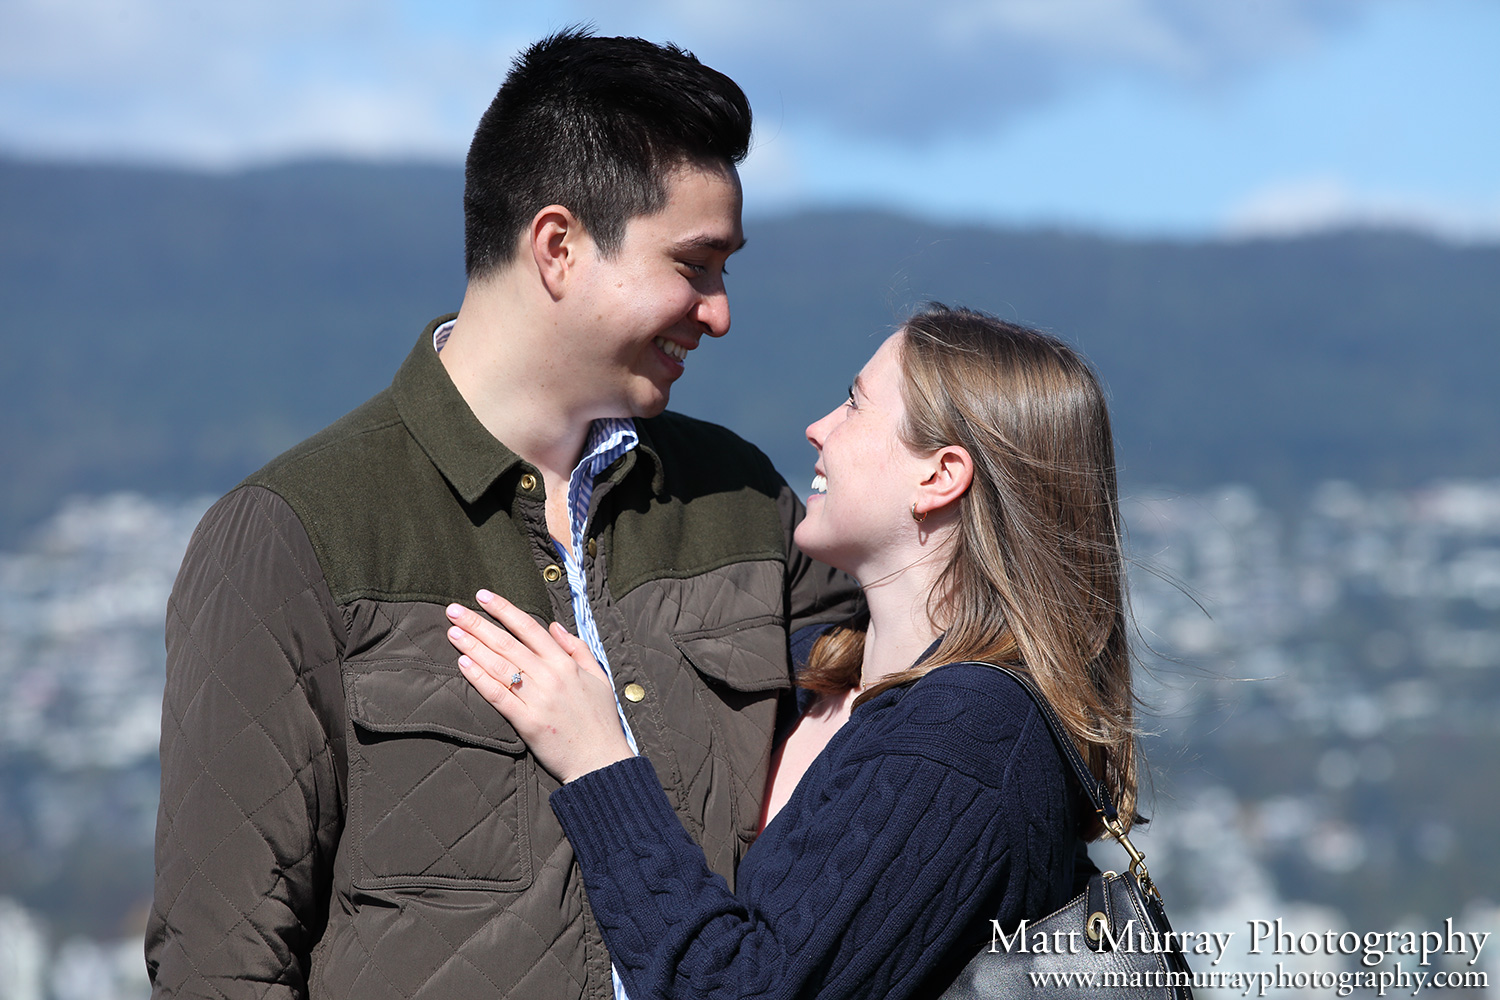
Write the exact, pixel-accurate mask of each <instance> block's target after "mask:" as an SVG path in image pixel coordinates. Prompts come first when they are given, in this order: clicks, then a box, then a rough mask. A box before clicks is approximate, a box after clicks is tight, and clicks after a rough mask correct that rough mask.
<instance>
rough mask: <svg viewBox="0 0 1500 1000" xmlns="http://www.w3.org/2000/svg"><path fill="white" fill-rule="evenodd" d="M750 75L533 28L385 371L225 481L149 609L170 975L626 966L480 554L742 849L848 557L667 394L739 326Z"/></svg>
mask: <svg viewBox="0 0 1500 1000" xmlns="http://www.w3.org/2000/svg"><path fill="white" fill-rule="evenodd" d="M749 134H750V109H749V106H748V104H747V102H746V101H745V98H744V95H743V94H742V93H741V92H740V90H739V88H738V87H737V86H735V84H734V83H733V82H732V81H730V80H729V79H728V78H727V77H724V76H723V75H722V74H719V73H717V72H715V71H713V70H711V69H708V68H706V67H704V66H702V65H701V64H699V63H698V61H697V60H696V59H694V58H693V57H692V56H691V55H689V54H687V53H684V52H681V51H680V50H677V49H674V48H669V47H668V48H663V47H658V46H655V45H652V44H650V43H647V42H643V41H641V40H639V39H611V38H592V37H589V36H587V35H585V34H582V33H579V32H565V33H563V34H560V35H557V36H554V37H553V38H550V39H547V40H545V41H543V42H541V43H539V44H537V45H536V46H534V47H533V48H532V49H531V50H529V51H528V52H527V53H525V54H524V55H523V56H522V57H521V58H520V59H518V60H517V63H516V65H515V67H514V68H513V70H512V72H511V74H510V75H509V77H507V79H506V82H505V84H504V86H503V87H502V88H501V90H500V93H499V94H498V96H497V97H496V98H495V101H494V103H493V104H492V105H491V106H490V109H489V110H488V112H486V114H485V116H484V118H483V120H482V121H481V122H480V125H479V129H478V131H477V133H476V135H475V137H474V142H473V145H472V147H471V149H470V153H469V159H468V164H467V171H466V183H465V191H464V211H465V258H466V267H467V271H468V275H469V284H468V288H467V291H466V293H465V296H464V301H463V304H462V308H461V309H460V310H459V312H458V314H457V316H456V317H455V318H451V319H450V318H444V319H441V320H438V321H434V323H433V324H432V325H431V326H429V327H428V329H427V330H425V331H424V332H423V333H422V336H421V337H420V338H419V340H418V342H417V345H416V347H415V349H414V350H413V351H412V354H411V356H410V357H409V358H408V359H407V361H406V362H405V363H404V364H403V365H402V367H401V369H400V371H399V372H397V374H396V377H395V380H394V382H393V383H392V385H391V387H390V389H388V390H386V391H385V392H382V393H380V394H379V395H377V396H376V397H375V398H373V399H372V400H370V401H369V402H368V403H366V404H365V405H364V406H362V407H360V408H359V409H357V410H355V411H354V412H353V413H351V414H349V415H348V416H346V417H344V418H343V419H342V420H340V421H339V422H337V423H335V424H334V425H333V426H331V427H329V428H328V429H326V430H324V431H323V432H321V433H320V434H318V435H316V436H315V437H313V438H312V439H310V440H308V441H306V442H304V443H303V444H302V445H300V446H298V447H297V448H294V449H293V450H292V451H290V452H288V453H287V454H286V455H283V456H281V457H280V458H278V459H276V460H275V461H273V462H272V463H271V464H270V465H268V466H267V467H266V468H265V469H262V470H261V471H260V472H258V473H256V474H255V475H253V476H251V477H250V478H249V479H247V480H246V481H245V482H244V483H242V484H241V485H240V486H239V487H238V488H237V489H236V490H235V491H234V492H232V493H230V494H229V495H228V496H227V497H225V498H224V499H223V500H221V501H220V502H219V503H218V504H217V505H216V506H215V507H214V508H213V509H212V510H211V511H210V512H209V513H208V514H207V515H206V516H205V518H204V520H203V523H202V524H201V525H200V526H199V529H198V531H197V533H196V534H195V535H194V538H193V541H192V543H191V545H190V547H189V550H188V554H187V557H186V559H185V560H184V562H183V567H182V571H181V573H180V575H179V577H178V580H177V584H176V587H175V588H174V591H173V595H172V601H171V605H170V607H169V610H168V619H167V651H168V656H167V668H168V677H167V693H166V698H165V703H164V708H163V716H162V799H161V809H160V814H159V819H158V827H157V879H156V898H155V905H154V907H153V909H152V914H151V920H150V926H149V929H148V932H147V942H146V952H147V963H148V967H149V969H150V972H151V976H152V981H153V983H154V985H155V995H156V996H212V997H241V996H243V997H257V998H259V997H301V996H306V995H311V996H313V997H340V998H342V997H359V998H384V997H393V998H395V997H401V998H409V997H464V996H486V997H490V996H495V997H502V996H514V997H537V998H542V997H579V996H589V997H601V998H602V997H608V996H610V995H611V992H612V990H614V989H615V988H616V987H614V986H613V985H612V977H611V972H610V965H609V958H608V955H607V953H606V952H605V950H604V946H603V942H602V939H601V938H600V936H599V933H598V930H597V928H596V927H595V926H594V923H593V919H592V916H591V915H590V912H589V909H588V905H587V901H586V900H585V898H584V895H583V890H582V887H581V885H580V879H579V876H578V872H577V870H576V866H575V865H574V863H573V859H572V852H571V849H570V848H569V845H568V843H567V842H566V840H564V838H563V837H562V834H561V830H560V828H559V826H558V824H557V821H556V820H555V818H554V817H553V815H552V813H551V811H550V810H549V808H548V806H547V794H548V792H549V791H550V790H551V789H552V788H554V787H555V783H554V782H553V781H552V779H551V778H550V776H548V775H547V773H546V772H545V771H543V770H542V769H541V768H539V767H538V766H537V765H536V763H535V761H534V760H533V759H532V758H531V757H530V756H529V755H528V753H527V751H526V747H525V746H524V744H523V743H522V742H521V741H520V740H519V739H518V738H517V736H516V734H515V732H514V731H513V730H511V728H510V727H509V726H508V725H507V724H506V723H505V721H504V720H503V719H502V718H501V717H500V716H499V715H498V714H497V713H496V712H495V711H494V710H493V709H491V708H490V707H489V706H488V705H487V704H486V703H485V702H484V701H483V699H482V698H480V696H479V695H478V694H477V693H476V692H475V691H473V690H472V689H471V688H470V687H469V685H468V683H467V682H466V681H465V680H464V679H463V677H462V676H461V675H460V674H459V672H458V670H457V667H456V665H455V660H456V653H455V651H454V650H453V649H452V648H451V647H450V645H449V643H448V640H447V638H446V631H447V620H446V618H445V614H444V608H445V606H446V605H447V604H448V603H449V602H454V601H457V602H462V603H466V604H469V605H470V606H474V593H475V591H476V590H477V589H479V588H481V587H489V588H491V589H494V590H496V591H497V592H499V593H501V594H502V595H504V596H505V597H507V598H508V599H510V600H511V601H512V602H514V603H516V604H517V605H519V606H521V607H523V608H525V609H526V610H527V611H529V612H531V613H532V614H533V615H535V616H536V617H537V618H539V619H540V620H543V621H550V620H558V621H561V622H563V623H564V624H565V625H567V626H568V627H569V628H570V629H571V630H573V631H575V632H576V633H577V634H579V635H580V636H581V637H583V638H584V639H585V640H586V641H587V642H589V644H590V645H591V646H592V647H593V648H594V650H595V653H596V655H598V656H599V658H600V660H601V662H602V663H604V664H605V665H606V669H607V670H608V671H609V672H610V675H611V680H612V682H613V685H614V687H615V690H616V692H617V696H618V697H619V701H620V716H621V724H622V726H624V727H625V730H626V732H627V734H628V735H629V737H630V739H631V741H632V745H634V746H636V747H637V748H638V749H639V752H640V753H642V754H644V755H645V756H647V757H648V758H649V759H650V760H651V762H652V764H653V765H654V766H655V768H656V771H657V773H658V775H659V776H660V778H661V780H662V783H663V786H664V787H665V788H666V789H667V791H668V794H669V795H670V797H671V799H672V801H673V803H674V805H675V807H676V809H677V812H678V813H679V815H680V816H681V818H682V821H683V823H684V825H685V826H686V827H687V828H688V829H689V830H690V831H691V832H692V833H693V834H694V835H695V836H696V837H697V838H698V839H699V840H700V841H701V842H702V844H703V847H704V849H705V851H706V853H707V855H708V858H709V861H710V863H711V864H712V865H713V866H714V868H715V869H716V870H717V871H719V872H720V873H721V874H723V876H724V877H725V878H726V879H728V880H730V882H731V884H732V883H733V878H734V869H735V864H736V862H737V861H738V860H739V858H740V856H741V854H742V853H743V852H744V849H745V848H746V847H747V846H748V844H749V843H750V841H751V839H752V838H753V836H754V834H755V830H756V827H757V821H758V819H759V815H760V803H761V794H762V788H763V784H764V779H765V773H766V765H767V761H768V757H769V749H770V739H771V731H772V728H773V726H774V721H775V715H776V706H777V695H778V692H779V691H781V690H783V689H785V688H786V687H788V663H787V658H788V636H789V633H796V632H797V631H799V630H802V629H805V628H807V627H808V626H811V625H813V624H815V623H819V622H826V621H830V620H833V619H836V618H840V617H843V616H844V615H846V614H847V613H848V612H849V611H850V610H851V607H852V604H853V602H854V601H855V597H854V593H853V584H852V581H849V580H848V579H847V578H846V577H842V576H840V575H838V574H835V573H833V572H832V571H830V570H828V569H827V568H825V567H822V566H819V565H817V564H814V563H811V562H810V561H809V560H807V559H806V558H805V557H803V556H801V555H800V554H799V553H798V552H796V551H795V549H794V548H793V546H792V545H791V541H790V538H791V531H792V528H793V527H794V525H795V523H796V521H797V520H799V519H800V517H801V513H802V511H801V508H800V505H799V504H798V502H797V500H796V498H795V497H794V496H793V495H792V494H791V492H790V491H789V490H788V489H787V487H786V485H785V484H784V483H783V482H782V481H781V480H780V479H779V477H777V475H776V474H775V472H774V470H773V469H772V468H771V466H770V464H769V463H768V462H767V461H766V459H765V458H764V456H762V455H761V454H760V453H759V452H758V451H756V450H755V449H754V448H752V447H750V446H749V445H747V444H745V443H744V442H743V441H741V440H739V439H738V438H736V437H735V436H733V435H732V434H730V433H729V432H727V431H725V430H723V429H721V428H718V427H714V426H712V425H709V424H704V423H702V422H699V421H695V420H690V419H688V418H685V417H680V416H677V415H674V414H670V413H663V412H662V411H663V409H664V407H665V406H666V403H667V398H668V395H669V392H670V389H671V385H672V382H673V381H674V380H675V379H676V378H677V377H678V376H679V375H681V374H682V371H683V368H684V364H685V360H686V358H687V356H688V354H690V352H692V351H693V350H695V349H696V348H698V347H699V346H700V343H701V340H702V338H703V337H705V336H707V337H719V336H723V335H724V334H725V333H726V332H727V331H728V329H729V308H728V302H727V299H726V295H725V289H724V281H723V276H724V263H725V260H726V258H728V256H729V255H730V254H732V253H733V252H734V251H736V250H737V249H739V247H740V246H741V245H742V244H743V242H744V240H743V236H742V235H741V227H740V188H739V179H738V176H737V174H736V172H735V164H736V163H738V162H739V161H740V160H741V159H742V158H743V157H744V155H745V152H746V150H747V147H748V142H749Z"/></svg>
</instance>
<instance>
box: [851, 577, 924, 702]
mask: <svg viewBox="0 0 1500 1000" xmlns="http://www.w3.org/2000/svg"><path fill="white" fill-rule="evenodd" d="M935 576H936V573H935V572H932V571H928V567H927V565H926V563H925V562H924V563H919V564H917V565H914V566H910V567H908V568H907V569H905V570H903V571H902V572H900V573H898V574H896V575H894V576H891V577H888V578H886V579H884V580H881V581H879V582H877V583H874V584H869V585H866V587H865V602H866V603H867V604H868V606H869V609H870V625H869V628H868V630H867V631H866V632H865V653H864V661H863V664H862V666H861V668H860V686H861V687H869V686H870V685H871V684H875V683H877V682H878V681H880V680H881V678H883V677H886V676H889V675H890V674H894V673H899V672H900V671H902V670H906V669H907V668H909V667H910V666H911V665H912V664H913V663H915V662H916V660H917V657H919V656H921V655H922V654H923V653H925V652H926V651H927V648H928V647H929V646H931V645H932V643H933V640H935V639H936V638H937V637H938V636H939V635H940V634H942V630H941V629H940V628H938V627H937V626H936V625H934V624H933V622H932V618H931V616H930V615H929V614H928V598H929V597H930V596H931V594H932V588H933V585H934V584H935V583H936V582H937V581H936V579H935Z"/></svg>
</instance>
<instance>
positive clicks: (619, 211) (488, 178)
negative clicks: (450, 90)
mask: <svg viewBox="0 0 1500 1000" xmlns="http://www.w3.org/2000/svg"><path fill="white" fill-rule="evenodd" d="M749 147H750V102H749V101H747V100H746V99H745V94H744V92H743V91H742V90H740V88H739V86H738V85H737V84H736V83H735V82H734V81H733V80H731V79H729V77H727V76H725V75H724V74H723V73H720V72H718V71H717V70H713V69H710V68H708V67H707V66H704V65H703V64H702V63H700V62H699V61H698V59H697V58H696V57H695V56H694V55H693V54H692V53H691V52H686V51H684V50H682V49H680V48H677V47H676V46H674V45H656V44H654V43H652V42H648V41H646V40H645V39H642V38H596V37H594V36H593V35H590V34H589V33H588V32H587V31H586V30H584V29H580V28H569V29H567V30H565V31H561V32H559V33H557V34H555V35H552V36H551V37H549V38H544V39H542V40H541V41H540V42H537V43H536V44H535V45H533V46H532V47H531V48H529V49H527V50H526V51H525V52H523V53H522V54H521V55H520V56H518V57H517V58H516V61H515V63H514V64H513V65H512V67H511V71H510V75H509V76H507V77H506V78H505V83H504V84H503V85H501V87H500V92H499V93H498V94H496V95H495V99H494V101H492V102H491V103H490V106H489V110H487V111H486V112H485V113H484V117H483V118H481V119H480V120H479V128H478V129H477V130H475V132H474V141H473V143H472V144H471V145H470V146H469V158H468V161H467V164H466V166H465V170H464V269H465V270H466V271H467V272H468V275H469V277H470V278H471V279H473V278H478V277H482V276H484V275H485V274H487V273H489V272H491V271H493V270H494V269H496V268H497V267H500V266H501V265H504V264H506V263H508V262H509V261H510V259H511V258H512V257H514V256H515V253H516V247H517V239H518V238H519V236H520V234H521V229H522V227H524V226H525V225H526V224H527V223H529V222H530V221H531V218H532V216H534V215H535V214H536V212H537V211H538V210H540V209H541V208H543V207H544V206H546V205H553V204H557V205H563V206H565V207H566V208H568V209H569V210H570V211H572V212H573V214H574V215H576V216H577V217H578V218H579V219H580V220H581V221H582V222H583V225H584V227H585V228H586V229H587V230H588V232H589V235H590V236H591V237H593V239H594V242H595V243H596V244H597V245H598V247H599V249H600V251H601V252H602V253H604V254H606V255H608V254H611V253H613V252H614V251H616V250H618V249H619V246H620V240H621V239H622V238H623V237H624V235H625V224H626V223H627V222H628V221H629V220H630V219H632V218H634V217H635V216H638V215H650V214H652V213H653V212H657V211H660V210H661V209H662V208H663V207H665V205H666V199H667V190H666V178H667V175H668V174H670V173H671V171H672V170H674V169H676V168H677V167H678V166H681V165H682V164H684V163H690V164H703V165H705V166H708V165H715V164H724V165H732V164H737V163H739V162H740V161H741V160H743V159H744V158H745V154H746V153H747V152H748V151H749Z"/></svg>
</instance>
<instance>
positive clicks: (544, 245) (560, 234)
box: [526, 205, 588, 299]
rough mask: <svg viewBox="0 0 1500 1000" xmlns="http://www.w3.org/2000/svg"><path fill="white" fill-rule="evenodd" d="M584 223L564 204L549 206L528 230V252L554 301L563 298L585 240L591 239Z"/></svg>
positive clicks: (540, 213) (534, 219)
mask: <svg viewBox="0 0 1500 1000" xmlns="http://www.w3.org/2000/svg"><path fill="white" fill-rule="evenodd" d="M587 238H588V236H587V233H586V232H585V231H584V228H583V223H581V222H579V221H578V216H576V215H574V214H573V213H572V212H570V211H569V210H568V209H566V208H564V207H563V206H562V205H548V206H547V207H546V208H544V209H542V210H541V211H540V212H537V213H536V215H534V216H532V218H531V226H530V227H529V228H528V229H527V230H526V243H527V246H526V249H528V250H529V251H530V252H531V259H532V262H533V263H534V264H535V265H536V269H537V275H538V277H540V278H541V280H542V285H543V287H545V288H546V289H547V293H548V294H549V295H551V296H552V298H554V299H560V298H562V297H563V292H564V290H565V289H566V287H567V284H568V278H569V277H570V275H571V273H572V271H573V270H574V268H575V267H576V266H577V265H578V262H579V259H580V256H579V250H580V249H581V245H580V244H581V241H582V240H584V239H587Z"/></svg>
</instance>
